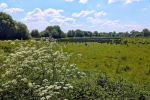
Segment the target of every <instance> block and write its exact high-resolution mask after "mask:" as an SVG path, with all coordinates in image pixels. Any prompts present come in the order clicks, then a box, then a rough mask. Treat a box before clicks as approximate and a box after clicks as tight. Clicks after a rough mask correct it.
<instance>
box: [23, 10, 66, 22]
mask: <svg viewBox="0 0 150 100" xmlns="http://www.w3.org/2000/svg"><path fill="white" fill-rule="evenodd" d="M60 12H64V11H63V10H55V9H52V8H48V9H46V10H44V11H42V10H41V9H39V8H35V9H34V10H33V11H32V12H28V13H27V16H26V17H25V18H23V19H22V21H37V20H45V17H63V16H61V15H60Z"/></svg>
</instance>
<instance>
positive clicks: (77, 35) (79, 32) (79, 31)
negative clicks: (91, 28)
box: [76, 29, 84, 37]
mask: <svg viewBox="0 0 150 100" xmlns="http://www.w3.org/2000/svg"><path fill="white" fill-rule="evenodd" d="M76 37H84V33H83V31H81V30H80V29H77V30H76Z"/></svg>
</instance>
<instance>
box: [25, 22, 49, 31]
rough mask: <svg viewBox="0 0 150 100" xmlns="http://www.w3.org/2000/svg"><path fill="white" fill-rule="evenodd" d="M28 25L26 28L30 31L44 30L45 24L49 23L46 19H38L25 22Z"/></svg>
mask: <svg viewBox="0 0 150 100" xmlns="http://www.w3.org/2000/svg"><path fill="white" fill-rule="evenodd" d="M25 24H26V25H27V27H28V29H29V30H30V31H31V30H33V29H38V30H39V31H41V30H45V28H46V27H47V26H50V25H51V24H50V23H49V22H47V21H38V22H31V23H25Z"/></svg>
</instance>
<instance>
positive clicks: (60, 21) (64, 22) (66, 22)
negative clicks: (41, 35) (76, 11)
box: [50, 17, 76, 26]
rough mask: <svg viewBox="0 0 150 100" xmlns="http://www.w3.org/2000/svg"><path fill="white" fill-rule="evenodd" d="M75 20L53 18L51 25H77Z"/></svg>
mask: <svg viewBox="0 0 150 100" xmlns="http://www.w3.org/2000/svg"><path fill="white" fill-rule="evenodd" d="M75 21H76V20H75V19H73V18H69V17H67V18H65V19H60V18H53V19H52V20H50V23H52V24H59V25H60V26H68V25H70V24H75Z"/></svg>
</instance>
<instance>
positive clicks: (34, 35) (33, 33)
mask: <svg viewBox="0 0 150 100" xmlns="http://www.w3.org/2000/svg"><path fill="white" fill-rule="evenodd" d="M31 36H32V37H34V38H40V33H39V31H38V30H37V29H35V30H32V31H31Z"/></svg>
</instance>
